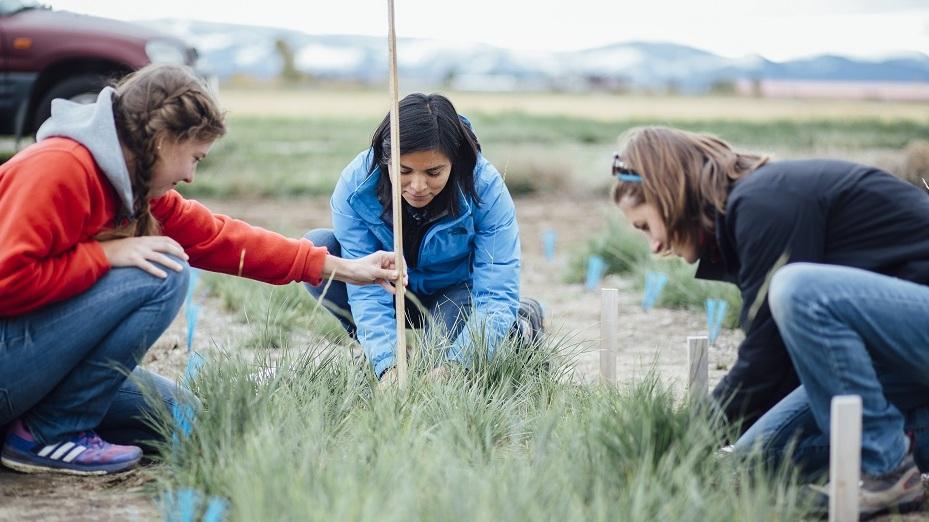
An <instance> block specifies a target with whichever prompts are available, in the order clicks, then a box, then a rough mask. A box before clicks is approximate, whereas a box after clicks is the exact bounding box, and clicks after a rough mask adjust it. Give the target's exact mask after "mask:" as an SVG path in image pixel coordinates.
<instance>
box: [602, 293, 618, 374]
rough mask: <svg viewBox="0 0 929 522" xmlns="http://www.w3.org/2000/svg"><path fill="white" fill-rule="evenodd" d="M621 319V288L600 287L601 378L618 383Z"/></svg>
mask: <svg viewBox="0 0 929 522" xmlns="http://www.w3.org/2000/svg"><path fill="white" fill-rule="evenodd" d="M618 320H619V290H617V289H615V288H601V289H600V379H601V381H602V382H604V383H606V384H615V383H616V352H617V347H616V344H617V342H616V323H617V321H618Z"/></svg>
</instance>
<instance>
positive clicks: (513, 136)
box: [184, 88, 929, 197]
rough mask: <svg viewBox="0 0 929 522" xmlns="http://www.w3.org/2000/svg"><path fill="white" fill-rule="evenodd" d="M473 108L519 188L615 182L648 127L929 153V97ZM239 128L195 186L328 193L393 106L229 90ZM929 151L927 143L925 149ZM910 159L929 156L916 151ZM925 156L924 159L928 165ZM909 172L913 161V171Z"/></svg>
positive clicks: (758, 142)
mask: <svg viewBox="0 0 929 522" xmlns="http://www.w3.org/2000/svg"><path fill="white" fill-rule="evenodd" d="M444 94H446V95H447V96H449V98H450V99H451V100H452V101H453V103H455V105H456V107H457V109H458V110H459V112H460V113H462V114H465V115H467V116H468V117H469V118H470V119H471V121H472V122H473V124H474V127H475V130H476V132H477V134H478V137H479V139H480V140H481V143H482V145H483V147H484V153H485V156H487V157H488V158H489V159H490V160H491V161H492V162H494V164H495V165H496V166H497V168H498V169H499V170H500V171H501V172H504V171H505V173H506V177H507V183H508V185H509V187H510V190H511V191H512V192H513V193H514V194H516V195H522V194H529V193H546V192H553V193H554V192H559V193H562V192H563V191H569V192H571V193H575V194H579V193H587V192H590V191H591V190H597V189H600V188H603V187H605V186H606V185H607V184H608V182H609V178H608V177H607V175H606V172H607V169H608V165H609V161H610V154H611V151H612V150H613V148H614V144H615V141H616V137H617V136H618V135H619V134H620V133H621V132H622V131H624V130H626V129H628V128H630V127H634V126H638V125H652V124H661V125H671V126H676V127H681V128H685V129H689V130H694V131H705V132H711V133H714V134H717V135H718V136H720V137H722V138H723V139H726V140H728V141H730V142H732V143H734V144H735V145H736V146H738V147H742V148H746V149H752V150H758V151H762V152H767V153H771V154H774V155H775V156H776V157H781V158H797V157H812V156H825V157H837V158H844V159H850V160H853V161H860V162H864V163H870V164H876V165H878V166H881V167H883V168H885V169H888V170H891V171H893V172H895V173H898V174H901V175H907V176H909V177H910V178H912V179H918V175H917V174H918V172H919V171H918V169H917V171H916V172H909V171H907V170H906V169H905V166H906V164H907V161H908V156H907V155H906V154H904V150H905V149H906V148H907V146H910V148H911V149H919V150H918V151H916V152H913V153H912V154H916V153H917V152H918V153H920V154H925V155H929V152H926V151H925V150H924V149H925V147H922V148H920V147H919V145H920V143H921V142H923V141H925V140H927V139H929V104H921V103H904V102H886V101H849V100H841V101H830V100H785V99H763V98H740V97H684V96H610V95H604V94H592V95H578V94H493V93H480V94H478V93H455V92H451V93H444ZM220 99H221V102H222V103H223V105H224V106H225V107H226V108H227V110H228V117H229V129H230V130H229V134H228V135H227V136H226V138H224V139H223V140H221V141H220V142H219V144H218V145H217V146H216V147H215V149H214V152H213V153H212V154H211V155H210V157H209V158H208V160H207V162H205V164H204V165H203V166H202V167H201V174H202V175H201V177H200V179H199V180H198V181H197V183H196V184H195V185H192V186H188V187H184V192H185V194H188V195H192V196H198V197H255V196H259V197H296V196H319V195H328V194H329V193H330V192H331V190H332V188H333V186H334V184H335V180H336V179H337V177H338V175H339V173H340V172H341V170H342V168H343V167H344V165H345V164H347V163H348V162H349V161H350V160H351V159H352V158H353V157H354V155H355V154H357V153H358V152H359V151H361V150H363V149H365V148H366V147H367V145H368V144H369V143H370V138H371V133H372V132H373V129H374V127H375V126H376V124H377V122H378V121H379V120H380V119H381V118H382V117H383V116H384V115H385V114H386V110H387V105H388V100H387V97H386V96H385V94H384V93H383V92H373V91H366V90H354V89H351V88H349V89H346V90H307V89H270V88H256V89H242V88H238V89H222V90H221V91H220ZM920 151H921V152H920ZM909 162H910V163H913V164H920V162H919V161H915V162H914V161H913V160H912V158H910V159H909ZM923 163H925V162H923ZM909 170H910V171H912V170H913V168H910V169H909Z"/></svg>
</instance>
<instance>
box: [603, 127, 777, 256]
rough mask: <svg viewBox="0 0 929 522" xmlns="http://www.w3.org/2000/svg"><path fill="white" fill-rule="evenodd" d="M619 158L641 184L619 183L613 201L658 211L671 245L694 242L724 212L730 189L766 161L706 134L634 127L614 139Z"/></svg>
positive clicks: (614, 191)
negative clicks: (642, 205) (628, 202)
mask: <svg viewBox="0 0 929 522" xmlns="http://www.w3.org/2000/svg"><path fill="white" fill-rule="evenodd" d="M619 146H620V148H619V153H618V154H619V158H620V159H621V160H622V162H623V163H624V164H625V167H626V168H628V169H629V170H631V171H633V172H635V173H636V174H638V175H639V176H641V178H642V182H641V183H636V182H630V181H618V182H617V183H616V185H615V186H614V187H613V190H612V197H613V201H614V202H615V203H616V204H619V202H620V201H621V200H623V199H624V198H630V203H632V204H633V205H639V204H641V203H649V204H651V205H654V206H655V208H656V209H658V214H659V215H660V216H661V219H662V222H663V223H664V225H665V228H666V229H667V231H668V239H669V248H670V243H672V242H673V243H677V244H680V243H683V242H694V243H695V244H696V243H697V242H699V238H700V233H701V232H709V231H712V230H713V227H714V214H715V212H719V213H723V212H725V210H726V198H727V197H728V196H729V186H730V184H731V183H732V182H733V181H735V180H737V179H739V178H741V177H742V176H744V175H746V174H748V173H749V172H752V171H753V170H755V169H757V168H758V167H761V166H762V165H764V164H765V163H767V161H768V159H769V158H768V156H765V155H758V154H742V153H738V152H735V151H733V150H732V147H731V146H730V145H729V144H728V143H726V142H725V141H723V140H721V139H719V138H717V137H716V136H712V135H710V134H700V133H694V132H688V131H684V130H679V129H672V128H668V127H639V128H634V129H630V130H628V131H626V132H625V133H623V135H622V136H620V138H619Z"/></svg>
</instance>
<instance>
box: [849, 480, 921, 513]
mask: <svg viewBox="0 0 929 522" xmlns="http://www.w3.org/2000/svg"><path fill="white" fill-rule="evenodd" d="M923 496H924V493H923V491H922V485H920V491H917V492H914V495H911V496H907V497H904V498H902V499H900V502H898V503H897V504H895V505H893V506H891V507H887V508H883V509H879V510H877V511H870V512H867V511H862V512H861V513H860V515H859V516H860V518H859V520H871V519H872V518H874V517H878V516H881V515H886V514H888V513H894V514H896V513H900V514H902V513H909V512H911V511H917V510H919V509H920V508H922V507H923V500H924V499H923Z"/></svg>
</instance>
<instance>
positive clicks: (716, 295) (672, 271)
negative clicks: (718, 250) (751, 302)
mask: <svg viewBox="0 0 929 522" xmlns="http://www.w3.org/2000/svg"><path fill="white" fill-rule="evenodd" d="M696 269H697V267H696V265H688V264H687V263H685V262H684V261H682V260H680V259H678V258H664V259H658V260H651V261H650V262H649V263H647V264H643V265H640V266H639V270H638V273H637V274H636V279H635V282H636V285H637V288H640V289H644V286H645V285H644V283H645V272H646V271H648V270H651V271H655V272H663V273H665V274H667V276H668V282H667V284H665V287H664V290H663V291H662V292H661V297H659V298H658V302H657V303H655V304H656V305H657V306H661V307H663V308H675V309H687V310H704V309H705V303H706V300H707V299H723V300H725V301H726V302H727V303H729V304H728V306H727V308H726V317H725V319H724V320H723V326H725V327H726V328H736V327H738V326H739V311H740V309H741V307H742V295H741V294H740V293H739V288H738V287H737V286H735V285H733V284H730V283H723V282H720V281H706V280H703V279H696V278H695V277H694V272H696Z"/></svg>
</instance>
